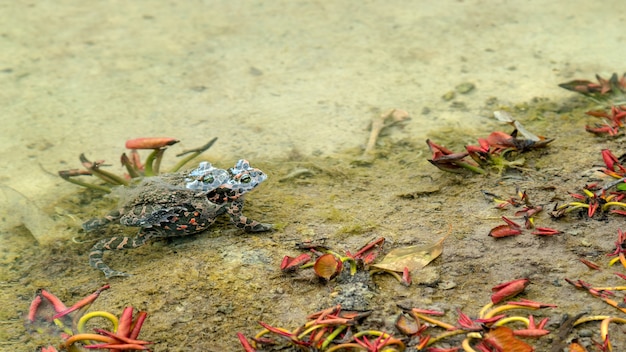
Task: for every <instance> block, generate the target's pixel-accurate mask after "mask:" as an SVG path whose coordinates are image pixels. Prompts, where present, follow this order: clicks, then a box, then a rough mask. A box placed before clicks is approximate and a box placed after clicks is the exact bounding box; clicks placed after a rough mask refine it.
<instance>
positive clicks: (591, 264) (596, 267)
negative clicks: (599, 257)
mask: <svg viewBox="0 0 626 352" xmlns="http://www.w3.org/2000/svg"><path fill="white" fill-rule="evenodd" d="M578 260H579V261H580V262H581V263H583V264H585V265H586V266H587V267H588V268H589V269H593V270H601V269H600V266H599V265H598V264H596V263H594V262H592V261H590V260H587V259H585V258H578Z"/></svg>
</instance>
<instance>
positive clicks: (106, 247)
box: [89, 231, 153, 279]
mask: <svg viewBox="0 0 626 352" xmlns="http://www.w3.org/2000/svg"><path fill="white" fill-rule="evenodd" d="M151 238H153V234H152V233H151V232H143V231H142V232H141V233H139V235H138V236H136V237H125V236H117V237H113V238H105V239H103V240H100V241H98V242H97V243H96V244H95V245H94V246H93V247H92V248H91V252H89V265H91V267H93V268H95V269H98V270H101V271H102V272H103V273H104V276H106V278H107V279H108V278H111V277H115V276H130V275H129V274H127V273H125V272H122V271H116V270H113V269H111V268H110V267H109V266H108V265H106V264H105V263H104V260H102V257H103V255H104V251H111V250H122V249H129V248H137V247H139V246H142V245H144V244H145V243H146V242H148V240H150V239H151Z"/></svg>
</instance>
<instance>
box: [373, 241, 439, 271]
mask: <svg viewBox="0 0 626 352" xmlns="http://www.w3.org/2000/svg"><path fill="white" fill-rule="evenodd" d="M448 236H450V234H448V235H446V236H444V237H442V238H441V239H440V240H439V241H437V242H436V243H434V244H430V245H420V246H409V247H402V248H396V249H394V250H392V251H391V252H389V253H388V254H387V255H386V256H385V258H383V260H382V261H381V262H380V263H376V264H371V265H370V266H371V267H373V268H377V269H382V270H388V271H396V272H403V271H404V268H405V267H407V268H409V272H413V271H415V270H419V269H421V268H423V267H425V266H426V265H428V263H430V262H432V261H433V260H435V258H437V257H438V256H439V255H441V252H443V241H444V240H445V239H446V238H448Z"/></svg>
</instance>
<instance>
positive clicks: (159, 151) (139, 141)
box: [59, 137, 217, 193]
mask: <svg viewBox="0 0 626 352" xmlns="http://www.w3.org/2000/svg"><path fill="white" fill-rule="evenodd" d="M216 140H217V137H216V138H213V139H212V140H210V141H209V142H208V143H207V144H205V145H203V146H201V147H199V148H194V149H190V150H186V151H183V152H182V153H180V154H177V155H176V156H178V157H180V156H183V155H186V154H188V155H187V156H186V157H185V158H183V159H181V160H180V161H179V162H178V163H177V164H176V165H174V166H173V167H172V168H171V169H170V170H168V171H167V172H176V171H178V170H179V169H180V168H181V167H183V166H184V165H185V164H187V163H188V162H189V161H191V160H192V159H194V158H195V157H197V156H198V155H200V154H202V153H204V152H205V151H207V150H208V149H209V148H211V146H212V145H213V143H215V141H216ZM178 142H179V140H177V139H174V138H136V139H131V140H128V141H126V148H127V149H130V152H129V155H126V153H123V154H122V156H121V162H122V165H123V166H124V167H125V168H126V170H127V172H128V174H127V175H126V176H121V175H117V174H114V173H111V172H109V171H106V170H103V169H102V166H106V164H105V163H104V160H98V161H93V162H92V161H90V160H89V159H87V157H86V156H85V154H81V155H80V158H79V159H80V162H81V163H82V165H83V167H84V168H85V169H84V170H81V169H71V170H61V171H59V176H61V178H63V179H64V180H66V181H68V182H71V183H74V184H77V185H79V186H83V187H87V188H90V189H93V190H97V191H102V192H106V193H110V192H111V188H110V187H109V186H105V185H101V184H95V183H89V182H85V181H83V180H80V179H77V178H76V177H77V176H96V177H98V178H99V179H100V180H102V181H104V182H105V183H106V184H108V185H111V186H128V185H129V184H130V182H129V179H135V178H140V177H143V176H156V175H158V174H159V173H160V172H161V162H162V160H163V155H164V153H165V150H166V149H167V148H168V147H169V146H172V145H174V144H176V143H178ZM139 149H147V150H152V152H151V153H150V154H149V155H148V157H147V158H146V161H145V163H142V162H141V158H140V156H139V152H138V151H137V150H139Z"/></svg>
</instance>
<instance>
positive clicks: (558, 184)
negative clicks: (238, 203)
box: [0, 1, 626, 351]
mask: <svg viewBox="0 0 626 352" xmlns="http://www.w3.org/2000/svg"><path fill="white" fill-rule="evenodd" d="M489 4H490V6H486V2H481V1H465V2H456V1H449V2H445V3H444V4H443V5H440V6H438V7H435V6H434V5H430V4H428V3H426V2H424V3H414V2H411V3H410V4H407V3H404V2H396V3H393V4H389V3H386V4H385V5H382V4H380V3H377V2H365V3H364V2H360V3H358V4H356V3H355V4H353V5H350V4H347V3H344V4H326V3H292V2H288V3H284V4H281V3H273V4H272V5H271V7H268V6H267V5H263V4H256V5H249V6H245V7H237V6H233V5H231V4H229V2H224V3H216V2H212V3H211V4H203V5H198V4H193V5H192V4H191V3H185V4H176V5H173V4H172V5H160V4H159V5H156V4H150V6H148V5H147V4H146V3H140V2H134V3H117V2H116V3H106V4H105V3H102V4H95V5H94V4H91V5H90V6H89V7H87V6H86V5H83V4H82V3H79V2H75V1H65V2H38V3H35V4H28V3H19V2H15V3H12V4H11V5H3V6H4V7H3V9H2V14H3V15H2V16H3V18H4V21H3V25H2V34H3V35H2V41H0V62H1V63H2V65H3V66H2V67H0V82H2V86H3V87H5V89H3V90H2V91H1V92H0V112H1V113H2V115H1V116H2V117H1V118H2V120H4V121H6V122H7V123H6V124H4V127H3V128H2V129H1V130H0V141H1V143H2V145H1V148H0V155H1V157H2V160H3V166H2V173H1V175H0V178H1V179H0V181H1V182H2V184H3V185H5V186H9V187H12V188H13V189H14V190H16V191H18V192H19V193H21V194H23V195H24V196H25V197H26V198H27V199H28V200H29V203H28V204H29V205H28V206H21V205H20V204H22V203H19V202H18V206H15V204H16V203H13V202H10V201H9V200H11V199H9V200H6V198H5V199H4V200H5V201H3V203H2V204H3V206H4V209H3V210H2V211H3V213H4V216H3V218H2V219H3V221H2V225H3V227H2V232H1V233H0V237H1V241H2V242H1V246H2V256H1V258H2V266H0V274H1V275H2V277H0V282H1V286H0V293H1V300H2V304H1V306H2V307H3V308H2V309H0V320H2V321H3V329H2V330H3V331H4V334H5V335H4V336H1V337H0V340H3V341H7V342H8V343H9V345H0V348H9V349H10V350H14V349H15V348H22V346H24V347H23V348H24V349H23V350H32V349H33V348H34V346H36V345H37V344H41V343H43V342H44V341H48V340H47V337H46V336H43V337H36V338H34V339H31V338H30V337H29V336H27V335H25V332H24V328H23V326H22V323H21V320H20V319H22V317H23V314H24V312H25V310H26V308H27V306H28V304H29V302H30V300H31V299H32V296H33V293H34V291H35V290H36V289H37V288H40V287H46V288H48V289H49V290H51V291H52V292H54V293H56V294H58V295H59V296H60V297H61V298H62V299H63V300H65V301H66V302H73V301H76V300H77V299H79V298H81V297H83V296H85V295H86V294H88V293H90V292H92V291H93V290H95V289H96V288H98V287H100V285H102V284H103V283H104V282H105V281H106V280H104V278H103V277H102V276H101V275H100V273H98V272H97V271H94V270H92V269H91V268H89V267H88V265H87V253H88V251H89V248H90V247H91V245H92V244H93V242H92V241H91V240H90V239H89V238H83V237H82V236H83V234H82V233H81V232H80V223H81V222H82V221H84V220H86V219H88V218H89V217H91V216H95V215H97V214H103V213H105V212H106V211H107V210H108V209H109V208H111V207H112V206H113V202H112V201H110V200H106V199H100V197H99V195H98V194H94V193H91V192H86V191H81V190H78V189H77V188H76V187H75V186H74V185H70V184H68V183H65V182H63V181H62V180H60V179H59V178H58V177H57V176H56V174H55V173H56V171H57V170H61V169H67V168H73V167H78V166H79V162H78V160H77V156H78V154H79V153H80V152H85V153H87V155H88V156H89V157H92V158H103V159H106V160H107V161H110V162H111V163H112V164H116V161H117V157H118V155H119V153H120V152H121V151H122V147H123V143H124V141H125V140H126V139H128V138H133V137H138V136H152V135H170V136H174V137H177V138H180V139H182V141H183V142H182V143H181V145H180V146H179V147H180V149H185V148H190V147H195V146H198V145H201V144H203V143H204V142H205V141H206V140H207V139H209V138H211V137H213V136H218V137H219V138H220V139H219V141H218V143H217V144H216V145H215V147H214V148H213V149H211V150H210V151H209V153H207V155H206V156H207V158H208V159H209V160H211V161H212V162H215V163H217V164H218V165H220V166H223V167H226V166H230V165H231V164H232V163H233V161H235V160H237V159H238V158H241V157H246V158H248V159H250V160H253V164H254V165H258V166H259V167H261V168H262V169H264V170H265V171H266V172H267V173H268V174H269V175H270V179H269V181H268V182H267V183H265V184H264V185H263V186H262V187H260V188H259V189H258V190H255V191H254V192H253V193H252V194H251V195H250V196H249V199H248V205H247V213H248V214H249V215H251V216H252V217H254V218H256V219H259V220H261V221H264V222H272V223H276V224H279V225H280V226H279V228H280V230H278V231H275V232H273V233H271V234H258V235H246V234H241V233H239V231H237V230H234V229H232V228H230V227H229V226H228V225H226V224H224V225H220V226H216V228H215V229H214V230H211V231H208V232H207V233H205V234H202V235H198V236H192V237H189V238H182V239H172V240H168V241H160V242H155V243H153V244H150V245H147V246H145V247H143V248H140V249H136V250H133V251H124V252H120V253H110V254H108V255H107V260H108V262H109V263H110V264H111V265H112V266H113V267H114V268H116V269H121V270H125V271H128V272H130V273H132V274H134V276H132V277H131V278H127V279H114V280H111V282H110V283H111V285H112V287H113V288H112V289H111V290H110V291H107V292H106V293H105V294H103V295H102V296H101V297H100V299H99V300H98V301H97V302H96V303H95V304H94V307H93V309H105V310H109V311H112V312H114V313H118V312H121V310H122V308H123V307H124V306H125V305H133V306H136V307H138V308H140V309H143V310H147V311H148V312H149V313H150V317H149V318H148V322H147V324H146V327H145V329H144V332H143V333H142V336H144V337H145V338H146V339H149V340H153V341H155V342H157V344H156V345H155V347H154V350H156V351H159V350H161V351H165V350H168V351H177V350H180V351H182V350H189V349H201V350H211V351H219V350H234V349H235V348H238V345H237V344H238V342H237V341H236V337H235V333H236V332H237V331H241V332H243V333H244V334H246V335H247V336H250V335H252V334H254V333H255V332H257V331H258V330H259V327H258V326H257V325H256V321H258V320H263V321H266V322H268V323H271V324H275V325H277V326H281V327H285V328H294V327H296V326H298V325H300V324H302V323H303V321H304V316H305V315H306V314H308V313H310V312H312V311H315V310H318V309H320V308H324V307H327V306H328V305H330V304H333V297H335V296H336V293H335V294H333V292H335V291H336V286H335V285H334V284H333V283H331V284H326V285H324V284H321V283H319V282H317V281H316V280H315V279H314V278H313V277H311V276H310V275H307V273H303V274H302V275H298V276H296V277H290V276H284V275H282V274H281V273H280V272H279V270H278V264H279V263H280V260H281V259H282V257H283V256H284V255H295V254H298V253H299V251H297V250H295V249H294V248H293V245H294V243H295V242H297V241H301V240H303V239H308V238H313V239H315V238H320V237H322V238H328V239H327V242H328V244H330V245H331V246H336V247H337V248H338V249H357V248H359V247H360V246H362V245H363V244H364V243H366V242H367V241H369V240H371V239H372V238H375V237H378V236H384V237H385V238H387V240H388V243H387V250H389V249H391V248H395V247H399V246H404V245H412V244H423V243H430V242H432V241H433V240H436V239H438V238H440V237H441V236H442V235H444V234H445V233H446V232H447V231H448V227H449V225H450V224H453V236H452V237H451V238H450V239H449V240H448V241H446V247H445V250H444V254H443V255H442V257H441V258H439V259H437V260H436V261H435V262H434V263H433V264H431V266H430V267H427V269H426V274H424V275H423V277H424V278H423V279H421V280H423V281H420V278H419V275H418V276H417V277H416V278H415V279H416V281H418V283H417V284H415V285H413V286H411V287H409V288H406V287H404V286H401V285H399V284H398V283H397V282H396V281H395V280H394V279H393V278H391V277H388V276H377V277H375V278H374V282H375V287H374V290H373V291H372V292H373V295H371V296H368V298H367V302H368V305H369V307H370V309H374V310H375V313H374V314H373V315H372V316H371V317H370V318H369V319H368V320H367V322H368V324H371V326H372V327H374V328H377V329H384V330H386V331H393V327H392V322H393V319H394V318H395V316H396V315H397V313H398V309H397V308H396V303H398V302H403V303H405V304H408V305H412V306H416V307H437V308H441V309H445V310H446V311H447V312H448V320H449V321H453V320H454V312H455V309H456V308H462V309H463V310H464V311H465V312H468V313H471V312H476V311H477V310H478V308H479V307H480V306H482V305H483V304H484V303H485V302H486V301H487V300H488V296H489V293H488V291H489V288H490V287H492V286H493V285H495V284H497V283H500V282H503V281H507V280H510V279H513V278H517V277H529V278H530V279H531V281H532V284H531V286H529V288H528V289H527V293H526V298H529V299H535V300H538V301H546V302H550V303H555V304H558V305H559V308H558V309H555V310H552V311H545V312H541V314H543V315H545V316H550V317H552V321H555V322H556V321H559V320H560V317H561V315H562V314H564V313H568V314H576V313H578V312H582V311H589V312H593V313H594V314H617V312H616V311H615V310H614V309H613V308H610V307H607V306H606V305H605V304H604V303H602V302H600V301H599V300H598V299H594V298H592V297H590V296H589V295H588V294H586V293H584V292H582V291H576V290H574V289H572V288H571V287H569V286H568V285H567V284H566V283H564V281H563V278H564V277H569V278H580V279H585V280H588V281H591V282H593V283H595V284H602V285H604V284H606V285H609V284H617V283H618V282H616V279H614V276H613V274H612V271H613V270H606V269H605V270H604V271H602V272H599V273H596V272H591V271H589V270H588V269H587V268H586V267H585V266H583V265H582V264H580V263H579V262H578V261H577V259H578V258H579V257H581V256H585V257H586V258H587V259H590V260H595V261H597V262H598V263H601V264H604V265H606V261H607V258H606V257H605V256H604V255H605V254H606V253H607V252H610V251H611V250H612V248H613V246H614V245H613V242H614V241H615V237H616V232H617V228H618V227H619V224H620V223H621V222H622V219H620V218H615V217H610V218H609V219H608V220H606V221H596V220H589V221H588V220H584V219H583V220H581V219H577V218H576V217H574V216H572V217H568V218H566V219H564V220H561V221H559V222H557V223H552V222H551V220H550V219H549V218H548V216H547V214H545V213H544V214H542V215H541V216H540V217H539V219H538V221H540V222H541V223H542V224H544V225H546V226H550V227H556V228H559V229H561V230H563V231H564V234H563V235H560V236H557V237H553V238H537V237H534V236H530V235H523V236H518V237H515V238H509V239H503V240H500V241H494V240H493V239H492V238H489V237H487V236H486V234H487V232H488V230H489V229H490V228H491V227H493V226H495V225H497V224H499V223H500V220H499V217H500V216H501V215H503V213H502V212H499V211H497V210H496V209H493V206H492V204H491V203H489V202H487V201H485V200H484V199H483V198H482V195H481V193H480V190H488V191H491V192H494V193H497V194H500V195H503V196H506V195H509V196H510V195H513V194H514V192H515V188H516V187H520V188H521V189H525V190H527V191H528V192H529V194H530V196H531V198H532V199H533V201H535V202H536V203H537V204H542V205H543V204H545V205H546V207H549V206H550V205H552V204H554V202H557V201H558V202H563V201H567V200H569V198H568V196H567V192H573V191H577V190H579V189H580V187H581V186H582V185H584V184H585V183H587V182H592V181H593V180H594V179H593V177H595V175H596V174H594V173H590V172H589V170H590V169H592V168H593V167H594V166H598V165H600V163H601V159H600V157H599V151H600V150H601V149H602V148H606V147H609V148H611V149H614V150H615V152H616V154H621V150H620V148H621V147H622V145H623V143H622V141H621V139H620V138H618V139H615V140H611V141H605V140H602V139H596V138H594V137H592V136H590V135H588V134H587V133H586V132H584V131H583V126H584V125H585V122H588V121H589V120H588V118H587V117H584V116H583V115H582V111H583V110H584V109H583V108H582V107H581V108H577V106H584V105H585V104H586V103H584V102H581V101H580V100H572V99H571V96H572V95H571V94H569V93H567V92H565V91H563V90H561V89H560V88H558V87H557V86H556V85H557V83H561V82H564V81H568V80H570V79H573V78H588V79H591V78H592V77H593V74H594V73H596V72H598V73H600V74H602V75H603V76H605V77H606V76H607V75H608V74H610V73H611V72H613V71H618V72H619V71H620V69H621V67H620V66H619V65H620V64H621V63H622V61H623V60H622V58H621V56H620V53H619V52H618V51H616V50H615V48H616V47H619V46H620V45H621V44H622V43H623V36H622V33H621V31H619V29H618V28H619V26H614V27H611V26H606V23H607V22H608V21H611V19H613V20H614V21H615V22H616V23H621V22H620V21H623V19H621V18H619V15H618V14H619V13H621V12H620V11H618V9H619V7H620V6H624V5H623V4H622V3H621V2H618V1H616V2H614V3H612V4H611V3H609V2H604V3H601V4H592V3H589V2H584V1H580V2H576V6H574V5H568V6H564V5H563V4H562V3H560V2H553V3H549V4H542V5H541V6H538V3H534V2H529V3H527V4H526V5H524V6H520V5H517V4H511V3H498V4H495V5H494V4H493V3H492V2H490V3H489ZM284 13H288V14H290V15H289V16H284V15H283V14H284ZM25 24H27V25H25ZM598 28H603V30H602V31H600V30H598ZM613 30H615V32H613ZM464 82H471V83H473V84H475V86H476V89H474V90H473V91H472V92H470V93H469V94H467V95H463V94H459V93H458V92H457V93H456V96H455V97H454V98H453V99H452V100H448V101H446V100H444V99H442V96H444V95H446V93H449V92H451V91H454V90H455V87H457V86H458V85H460V84H462V83H464ZM536 96H537V97H542V99H543V98H546V99H549V102H548V103H545V102H543V103H542V101H541V100H540V101H539V103H537V101H535V102H533V101H532V100H531V99H532V98H533V97H536ZM492 97H496V98H497V99H496V100H494V99H491V98H492ZM524 102H529V103H524ZM537 105H539V106H540V107H541V108H540V109H536V106H537ZM501 106H508V107H509V108H511V109H512V112H513V113H514V115H516V116H520V119H521V120H522V121H524V123H525V125H526V126H527V127H529V128H533V131H535V132H536V133H538V134H543V135H546V136H549V137H555V138H557V140H556V141H555V142H554V143H553V145H552V146H550V147H549V148H548V149H546V150H544V151H538V152H533V153H531V154H530V156H527V167H528V170H524V172H522V173H521V176H520V175H517V174H516V175H515V177H503V176H497V175H490V176H486V177H473V178H463V177H459V176H455V175H447V174H443V173H441V172H440V171H438V170H436V169H434V168H433V167H432V166H431V165H429V164H428V163H427V161H426V158H427V157H428V151H427V148H426V146H425V143H424V140H425V139H426V138H427V137H430V138H434V139H435V140H436V141H438V142H441V143H444V144H446V146H448V147H452V148H453V149H457V150H459V149H460V148H462V146H463V145H466V144H470V143H474V141H475V138H477V137H481V136H486V135H487V134H488V133H489V132H490V131H491V130H493V129H494V128H501V127H496V125H494V123H493V122H492V120H491V119H490V117H488V116H489V115H490V113H491V111H492V110H493V109H495V108H499V107H501ZM390 107H397V108H403V109H406V110H407V111H409V112H410V113H411V115H412V120H411V121H410V122H409V123H408V124H407V125H406V126H405V128H404V129H394V130H392V131H390V135H389V136H387V137H385V138H384V139H383V140H382V145H380V146H379V152H380V154H379V155H378V159H377V160H376V161H375V162H374V164H373V165H371V166H369V167H355V166H352V165H351V161H353V160H355V159H357V158H358V157H359V155H360V150H361V149H360V146H362V145H363V144H364V143H365V141H366V140H367V133H368V132H367V125H368V123H369V121H370V119H371V118H372V117H374V116H377V115H378V114H380V113H381V112H382V111H385V110H386V109H388V108H390ZM574 161H575V162H574ZM297 167H305V168H310V169H311V170H313V171H314V175H313V176H311V177H309V178H305V179H296V180H290V181H288V182H279V179H280V178H281V177H283V176H284V175H287V174H288V173H289V172H291V171H292V170H293V169H295V168H297ZM113 169H114V170H118V171H121V168H120V167H119V166H117V165H115V166H113ZM590 175H591V176H590ZM505 176H506V175H505ZM407 194H414V197H413V198H410V197H409V198H407V197H400V196H401V195H407ZM31 205H36V206H38V207H39V208H41V209H43V212H44V214H46V215H47V216H50V217H52V219H53V221H54V222H53V223H52V227H51V228H50V231H49V236H50V238H51V239H52V240H51V241H49V242H51V243H50V244H47V245H40V246H37V245H36V243H35V242H34V241H33V239H32V237H30V234H29V233H28V231H27V230H25V229H24V228H19V227H18V228H15V225H17V224H18V223H20V222H27V223H28V225H29V226H31V227H32V226H33V222H34V221H35V220H34V219H37V216H36V214H35V211H34V210H33V212H30V211H25V210H24V209H29V208H28V207H30V206H31ZM116 231H126V233H129V234H132V233H133V230H132V229H117V228H112V229H111V232H109V235H112V234H114V233H117V232H116ZM104 235H105V234H103V236H104ZM74 236H79V239H82V240H86V242H85V243H81V244H75V243H73V242H72V241H71V238H72V237H74ZM164 267H167V268H168V270H163V268H164ZM419 282H421V283H419ZM16 319H17V320H16ZM5 326H6V329H4V327H5ZM588 329H589V330H592V332H593V334H595V335H594V338H595V339H596V340H597V339H598V338H599V337H598V336H597V334H598V331H597V330H598V329H597V327H596V326H590V327H588ZM585 334H587V333H585ZM570 337H571V336H570ZM615 338H616V340H615V344H616V345H618V346H619V345H622V346H623V345H625V344H626V342H625V341H620V340H619V339H620V338H621V334H615ZM541 341H542V342H540V343H539V346H540V347H539V350H545V349H546V348H547V347H545V346H549V345H550V344H551V342H550V341H551V340H550V338H544V339H542V340H541ZM7 346H8V347H7ZM16 346H19V347H16ZM233 346H235V347H233ZM542 346H543V347H542Z"/></svg>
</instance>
